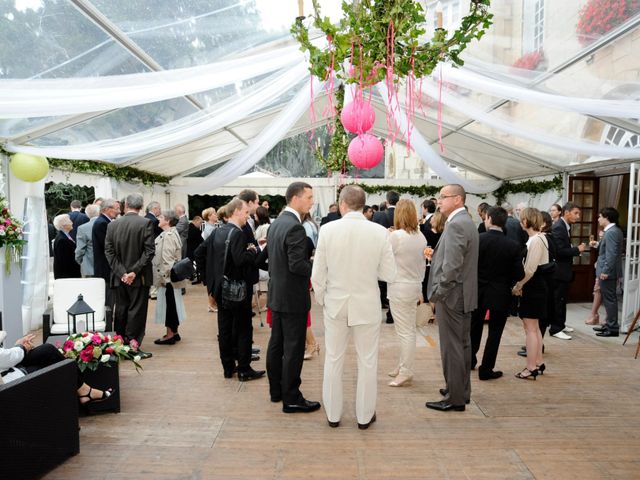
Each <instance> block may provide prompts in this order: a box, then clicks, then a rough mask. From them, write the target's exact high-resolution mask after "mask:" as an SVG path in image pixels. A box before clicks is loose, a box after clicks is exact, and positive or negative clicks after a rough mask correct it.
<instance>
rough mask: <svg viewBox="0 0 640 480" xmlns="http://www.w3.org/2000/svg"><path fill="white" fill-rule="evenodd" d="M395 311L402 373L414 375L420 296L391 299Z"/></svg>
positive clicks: (391, 305)
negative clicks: (417, 312)
mask: <svg viewBox="0 0 640 480" xmlns="http://www.w3.org/2000/svg"><path fill="white" fill-rule="evenodd" d="M389 305H390V307H391V311H392V312H393V322H394V323H393V324H394V326H395V328H396V335H398V339H399V340H400V360H399V363H398V366H399V367H400V375H407V376H409V377H411V376H413V363H414V360H415V357H416V310H417V308H418V307H417V305H418V297H417V296H416V297H415V298H403V299H392V298H390V299H389Z"/></svg>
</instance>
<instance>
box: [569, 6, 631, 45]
mask: <svg viewBox="0 0 640 480" xmlns="http://www.w3.org/2000/svg"><path fill="white" fill-rule="evenodd" d="M639 7H640V1H639V0H588V1H587V3H586V4H585V6H584V7H582V9H581V10H580V13H579V14H578V24H577V25H576V30H577V33H578V40H579V41H580V43H581V44H582V45H588V44H589V43H591V42H593V41H594V40H596V39H598V38H600V37H601V36H602V35H604V34H605V33H607V32H609V31H610V30H613V29H614V28H615V27H617V26H618V25H621V24H622V23H624V22H625V21H627V20H628V19H629V18H631V17H632V16H634V15H636V14H638V13H640V8H639Z"/></svg>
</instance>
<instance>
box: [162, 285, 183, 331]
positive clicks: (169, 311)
mask: <svg viewBox="0 0 640 480" xmlns="http://www.w3.org/2000/svg"><path fill="white" fill-rule="evenodd" d="M165 298H166V299H167V308H166V312H165V316H164V326H165V327H167V328H168V329H169V330H171V331H172V332H173V333H174V334H176V333H178V326H179V325H180V321H179V320H178V309H177V308H176V295H175V292H174V291H173V285H171V284H170V283H167V284H166V285H165Z"/></svg>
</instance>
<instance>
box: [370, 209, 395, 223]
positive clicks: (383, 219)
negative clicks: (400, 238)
mask: <svg viewBox="0 0 640 480" xmlns="http://www.w3.org/2000/svg"><path fill="white" fill-rule="evenodd" d="M395 211H396V207H387V209H386V210H384V211H382V212H375V213H374V214H373V219H372V220H373V221H374V222H376V223H377V224H378V225H382V226H383V227H384V228H390V227H393V214H394V212H395Z"/></svg>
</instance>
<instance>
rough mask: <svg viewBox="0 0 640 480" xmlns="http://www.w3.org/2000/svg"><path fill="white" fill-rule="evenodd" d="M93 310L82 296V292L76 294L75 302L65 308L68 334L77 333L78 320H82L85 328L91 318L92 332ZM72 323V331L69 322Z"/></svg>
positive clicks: (93, 325) (94, 324) (93, 327)
mask: <svg viewBox="0 0 640 480" xmlns="http://www.w3.org/2000/svg"><path fill="white" fill-rule="evenodd" d="M95 313H96V312H95V310H94V309H93V308H91V307H90V306H89V305H88V304H87V303H86V302H85V301H84V300H83V298H82V294H80V295H78V300H77V301H76V303H74V304H73V305H71V307H69V310H67V327H68V329H69V334H72V333H78V332H77V325H78V323H80V322H84V326H85V329H86V328H87V326H88V325H89V320H91V326H92V330H91V331H93V332H95V330H96V320H95V315H94V314H95ZM72 323H73V331H72V330H71V324H72Z"/></svg>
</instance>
